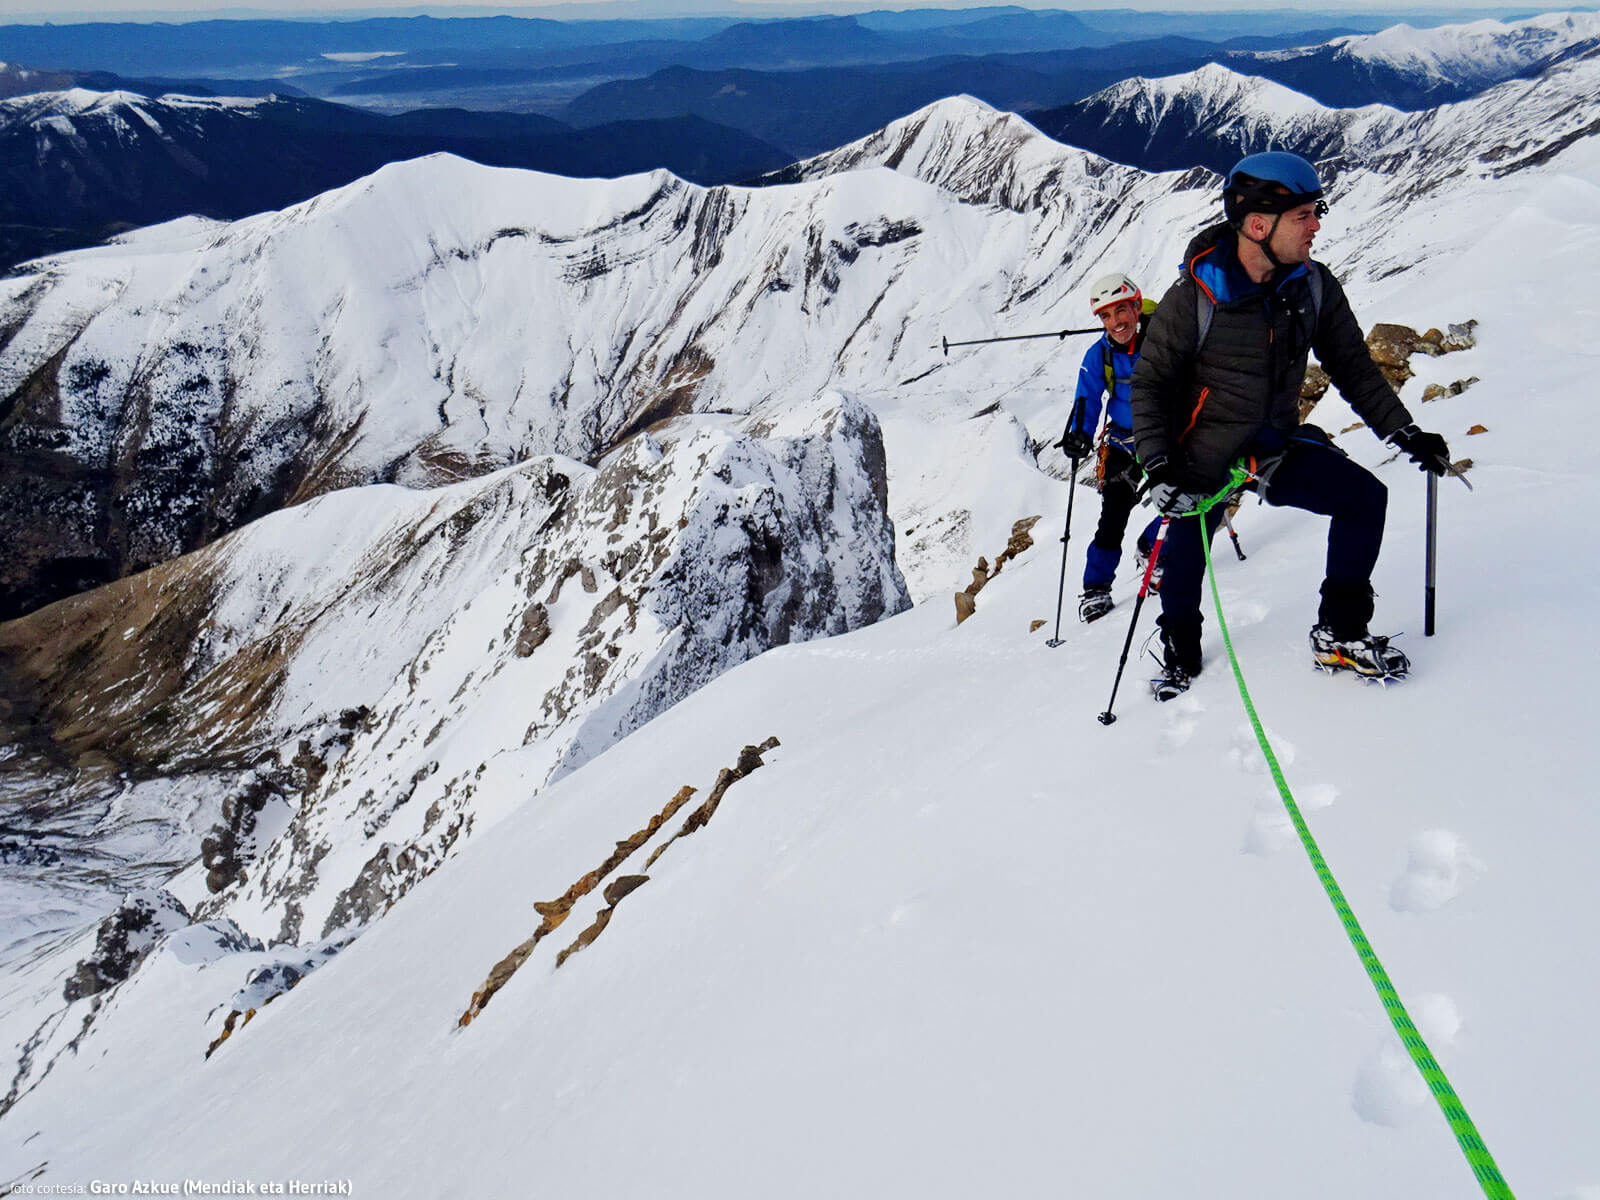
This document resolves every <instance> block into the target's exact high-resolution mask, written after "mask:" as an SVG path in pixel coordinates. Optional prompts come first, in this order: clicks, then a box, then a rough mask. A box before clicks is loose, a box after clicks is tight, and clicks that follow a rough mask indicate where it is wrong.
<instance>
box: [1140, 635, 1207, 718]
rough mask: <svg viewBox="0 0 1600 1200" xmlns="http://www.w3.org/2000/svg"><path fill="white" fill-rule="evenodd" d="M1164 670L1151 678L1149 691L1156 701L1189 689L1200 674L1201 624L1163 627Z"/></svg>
mask: <svg viewBox="0 0 1600 1200" xmlns="http://www.w3.org/2000/svg"><path fill="white" fill-rule="evenodd" d="M1161 649H1162V660H1161V664H1162V671H1161V676H1160V678H1158V679H1152V680H1151V681H1150V693H1151V695H1153V696H1154V697H1155V698H1156V699H1157V700H1171V699H1172V698H1173V697H1174V696H1180V695H1182V694H1183V693H1184V692H1186V691H1188V690H1189V685H1190V684H1191V683H1192V682H1194V678H1195V676H1196V675H1198V674H1200V667H1201V662H1200V627H1199V626H1198V625H1195V626H1192V627H1191V626H1179V627H1178V628H1176V629H1168V628H1166V627H1165V626H1163V627H1162V629H1161Z"/></svg>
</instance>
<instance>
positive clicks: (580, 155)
mask: <svg viewBox="0 0 1600 1200" xmlns="http://www.w3.org/2000/svg"><path fill="white" fill-rule="evenodd" d="M440 152H446V153H452V154H457V155H460V156H461V157H464V158H470V159H473V160H474V161H477V162H481V163H485V164H488V165H491V166H513V167H526V168H531V169H535V170H541V171H548V172H551V173H553V174H561V175H573V176H605V177H614V176H618V175H625V174H630V173H633V172H636V171H644V170H650V169H652V168H655V167H666V168H667V169H668V170H670V171H672V172H673V173H674V174H676V175H679V176H681V177H682V178H684V179H689V180H694V181H696V182H701V183H720V182H727V181H730V180H736V179H743V178H748V177H750V176H753V175H756V174H760V173H761V172H764V171H771V170H774V169H776V168H778V167H781V166H783V165H784V164H785V163H787V162H789V161H790V159H791V156H790V155H788V154H787V153H786V152H784V151H782V150H779V149H777V148H776V147H773V146H770V145H766V144H764V143H762V142H760V141H759V140H757V139H756V138H753V137H751V136H749V135H748V134H745V133H742V132H740V131H738V130H734V129H729V128H725V127H722V126H717V125H713V124H712V123H710V122H708V121H705V120H703V119H701V118H699V117H694V116H678V117H669V118H664V119H657V120H642V121H615V122H609V123H606V124H603V125H599V126H595V127H592V128H587V129H574V128H572V127H571V126H569V125H566V124H564V123H562V122H560V121H556V120H553V119H551V118H549V117H543V116H538V115H536V114H519V113H474V112H465V111H462V110H449V109H436V110H423V111H418V112H412V113H407V114H404V115H401V116H393V117H386V116H380V115H377V114H374V113H369V112H365V111H362V110H360V109H355V108H349V107H346V106H343V105H337V104H329V103H327V102H325V101H321V100H312V99H308V98H291V97H282V96H278V97H273V98H271V99H269V100H237V99H217V98H194V97H181V96H167V97H164V98H161V99H151V98H148V97H144V96H138V95H135V94H133V93H131V92H110V93H102V92H91V91H86V90H83V89H77V90H72V91H65V92H46V93H41V94H38V95H33V96H25V97H18V98H15V99H11V100H6V101H0V263H4V264H5V265H10V264H11V263H14V262H18V261H21V260H22V259H25V258H29V257H33V256H35V255H38V254H43V253H50V252H56V251H59V250H63V249H69V248H71V247H73V246H81V245H86V244H88V243H90V242H93V241H98V240H100V239H101V238H103V237H105V236H108V235H109V234H112V233H116V232H118V231H120V230H121V229H124V228H127V227H129V226H134V225H148V224H153V223H155V222H158V221H165V220H170V219H171V218H173V217H177V216H184V215H189V214H198V215H201V216H208V217H215V218H219V219H229V218H234V217H241V216H245V215H247V214H249V213H253V212H260V211H262V210H264V209H269V208H282V207H285V206H287V205H290V204H294V203H296V202H297V201H300V200H304V199H307V198H308V197H310V196H314V195H316V194H317V193H319V192H323V191H326V190H328V189H329V188H333V187H338V186H340V185H341V184H345V183H349V182H350V181H351V180H353V179H357V178H359V177H360V176H362V175H366V174H368V173H370V172H372V171H374V170H376V169H377V168H378V167H380V166H382V165H384V164H385V163H389V162H396V161H400V160H403V159H408V158H417V157H419V156H421V155H426V154H434V153H440Z"/></svg>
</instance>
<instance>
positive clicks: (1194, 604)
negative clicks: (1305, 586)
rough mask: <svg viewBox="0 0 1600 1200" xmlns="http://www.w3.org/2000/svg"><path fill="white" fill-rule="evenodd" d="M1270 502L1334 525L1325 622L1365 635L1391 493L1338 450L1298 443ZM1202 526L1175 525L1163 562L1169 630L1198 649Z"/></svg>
mask: <svg viewBox="0 0 1600 1200" xmlns="http://www.w3.org/2000/svg"><path fill="white" fill-rule="evenodd" d="M1262 499H1263V500H1265V501H1266V503H1268V504H1271V505H1273V506H1274V507H1280V508H1303V509H1305V510H1306V511H1307V512H1314V513H1318V514H1320V515H1322V516H1325V517H1331V518H1332V520H1331V521H1330V522H1329V525H1328V561H1327V566H1326V570H1325V577H1324V579H1323V583H1322V603H1321V606H1320V607H1319V609H1318V612H1317V620H1318V622H1319V623H1322V624H1327V625H1331V626H1332V627H1333V629H1334V632H1335V634H1336V635H1337V636H1338V637H1340V638H1341V639H1344V638H1354V637H1360V636H1361V635H1363V634H1365V633H1366V632H1367V622H1368V621H1369V620H1370V619H1371V618H1372V569H1373V567H1375V566H1376V565H1377V562H1378V551H1379V550H1380V549H1382V547H1383V522H1384V516H1385V513H1386V512H1387V511H1388V505H1389V490H1388V489H1387V488H1386V487H1384V486H1383V484H1382V483H1381V482H1379V480H1378V478H1377V477H1376V476H1375V475H1373V474H1372V473H1371V472H1370V471H1368V470H1367V469H1366V468H1365V467H1362V466H1360V465H1359V464H1357V463H1355V462H1352V461H1351V460H1350V459H1349V458H1347V457H1346V456H1345V455H1344V454H1343V453H1342V452H1341V451H1339V450H1337V449H1335V448H1334V447H1333V446H1330V445H1327V444H1324V443H1322V442H1307V441H1295V442H1292V443H1290V446H1289V449H1288V451H1287V452H1286V453H1285V454H1284V457H1283V459H1282V461H1281V462H1280V463H1279V464H1278V466H1277V469H1276V470H1274V471H1273V472H1272V473H1271V474H1270V476H1269V478H1268V480H1267V483H1266V485H1265V489H1264V491H1263V493H1262ZM1222 514H1223V506H1222V505H1220V504H1219V505H1217V507H1215V508H1213V509H1212V510H1211V511H1210V512H1209V513H1207V514H1206V516H1205V523H1206V537H1207V540H1210V539H1211V538H1213V537H1215V536H1216V532H1217V526H1219V525H1221V524H1222ZM1200 521H1201V518H1199V517H1183V518H1180V519H1179V520H1176V521H1173V522H1172V524H1171V525H1170V526H1169V527H1168V529H1167V540H1166V544H1165V545H1164V546H1162V548H1161V563H1162V565H1163V566H1164V567H1165V568H1166V571H1165V574H1164V575H1163V576H1162V581H1161V619H1160V625H1161V628H1162V629H1163V630H1166V631H1167V632H1168V633H1170V634H1171V635H1173V636H1174V637H1177V638H1180V639H1182V640H1184V641H1189V640H1190V639H1193V644H1194V645H1195V646H1196V647H1198V644H1199V637H1200V624H1201V616H1200V593H1201V585H1202V583H1203V582H1204V579H1203V577H1204V575H1205V550H1204V547H1202V546H1201V544H1200Z"/></svg>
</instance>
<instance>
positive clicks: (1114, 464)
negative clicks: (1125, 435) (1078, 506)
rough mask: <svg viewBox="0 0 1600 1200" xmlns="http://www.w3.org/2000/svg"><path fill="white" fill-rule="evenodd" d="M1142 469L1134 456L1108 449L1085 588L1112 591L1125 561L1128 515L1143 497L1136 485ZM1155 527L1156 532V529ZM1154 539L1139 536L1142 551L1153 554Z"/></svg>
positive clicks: (1148, 533)
mask: <svg viewBox="0 0 1600 1200" xmlns="http://www.w3.org/2000/svg"><path fill="white" fill-rule="evenodd" d="M1138 474H1139V472H1138V468H1137V467H1136V466H1134V461H1133V455H1131V454H1129V453H1128V452H1127V451H1126V450H1124V449H1122V448H1121V447H1119V446H1116V445H1108V446H1107V447H1106V462H1105V478H1104V480H1102V482H1101V484H1100V524H1099V525H1098V526H1096V527H1095V531H1094V540H1093V541H1092V542H1091V543H1090V544H1089V552H1088V555H1087V556H1086V558H1085V561H1084V565H1083V586H1084V590H1085V591H1087V590H1088V589H1089V588H1096V587H1110V586H1111V581H1112V580H1113V579H1115V578H1116V576H1117V564H1118V563H1119V562H1121V561H1122V538H1123V535H1124V534H1125V533H1127V531H1128V514H1130V513H1131V512H1133V506H1134V504H1135V503H1136V502H1137V500H1138V497H1139V490H1138V487H1137V485H1136V483H1135V480H1136V479H1137V478H1138ZM1153 527H1154V526H1153V525H1152V529H1153ZM1152 536H1153V534H1152V532H1151V530H1149V529H1147V530H1145V531H1144V532H1143V533H1141V534H1140V535H1139V551H1140V553H1144V552H1145V551H1147V550H1149V548H1150V545H1149V540H1150V538H1151V537H1152Z"/></svg>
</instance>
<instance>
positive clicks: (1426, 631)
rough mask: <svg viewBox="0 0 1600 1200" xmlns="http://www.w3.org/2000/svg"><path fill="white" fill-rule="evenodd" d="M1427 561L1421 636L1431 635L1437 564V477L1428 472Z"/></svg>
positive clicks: (1424, 577)
mask: <svg viewBox="0 0 1600 1200" xmlns="http://www.w3.org/2000/svg"><path fill="white" fill-rule="evenodd" d="M1426 554H1427V562H1426V565H1425V567H1424V570H1423V584H1422V636H1423V637H1432V636H1433V585H1434V579H1435V577H1436V573H1437V571H1438V566H1439V477H1438V476H1437V475H1435V474H1434V473H1433V472H1432V471H1429V472H1428V535H1427V551H1426Z"/></svg>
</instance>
